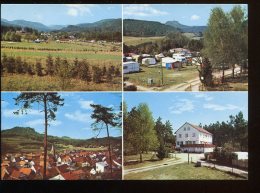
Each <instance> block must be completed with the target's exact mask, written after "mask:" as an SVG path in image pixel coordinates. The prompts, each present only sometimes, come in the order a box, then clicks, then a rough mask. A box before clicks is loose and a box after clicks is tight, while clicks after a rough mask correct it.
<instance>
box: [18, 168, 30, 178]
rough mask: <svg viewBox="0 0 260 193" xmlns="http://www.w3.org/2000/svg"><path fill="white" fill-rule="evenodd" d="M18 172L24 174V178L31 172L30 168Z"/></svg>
mask: <svg viewBox="0 0 260 193" xmlns="http://www.w3.org/2000/svg"><path fill="white" fill-rule="evenodd" d="M19 171H20V172H21V173H23V174H25V175H26V176H29V175H30V174H31V172H32V170H31V168H21V169H20V170H19Z"/></svg>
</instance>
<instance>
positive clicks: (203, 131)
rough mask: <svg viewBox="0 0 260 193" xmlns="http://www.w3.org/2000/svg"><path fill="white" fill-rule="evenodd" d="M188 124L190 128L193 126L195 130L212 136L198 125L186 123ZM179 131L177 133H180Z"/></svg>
mask: <svg viewBox="0 0 260 193" xmlns="http://www.w3.org/2000/svg"><path fill="white" fill-rule="evenodd" d="M186 123H187V124H189V125H190V126H192V127H193V128H194V129H196V130H198V131H199V132H202V133H206V134H209V135H212V133H210V132H208V131H207V130H206V129H203V128H201V127H199V126H197V125H193V124H190V123H188V122H186ZM186 123H184V124H183V125H185V124H186ZM183 125H182V126H181V127H180V128H182V127H183ZM180 128H179V129H180ZM179 129H178V130H177V131H179ZM177 131H175V133H177Z"/></svg>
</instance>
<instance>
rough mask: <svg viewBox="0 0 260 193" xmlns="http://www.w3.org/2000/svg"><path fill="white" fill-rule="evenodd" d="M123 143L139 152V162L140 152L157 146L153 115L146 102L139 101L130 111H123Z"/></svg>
mask: <svg viewBox="0 0 260 193" xmlns="http://www.w3.org/2000/svg"><path fill="white" fill-rule="evenodd" d="M124 144H126V147H129V148H130V149H132V150H133V152H135V153H139V154H140V162H142V152H144V151H149V150H155V149H157V147H158V146H159V143H158V138H157V136H156V131H155V129H154V120H153V116H152V113H151V111H150V110H149V107H148V105H147V104H145V103H141V104H139V105H138V107H134V108H132V109H131V111H130V112H128V113H125V112H124ZM130 149H129V150H130ZM129 150H126V151H129Z"/></svg>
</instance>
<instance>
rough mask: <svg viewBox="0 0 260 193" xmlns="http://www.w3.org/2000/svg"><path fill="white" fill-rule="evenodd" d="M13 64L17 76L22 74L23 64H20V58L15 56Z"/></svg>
mask: <svg viewBox="0 0 260 193" xmlns="http://www.w3.org/2000/svg"><path fill="white" fill-rule="evenodd" d="M15 63H16V72H17V73H18V74H22V73H24V69H23V63H22V59H21V57H20V56H17V57H16V59H15Z"/></svg>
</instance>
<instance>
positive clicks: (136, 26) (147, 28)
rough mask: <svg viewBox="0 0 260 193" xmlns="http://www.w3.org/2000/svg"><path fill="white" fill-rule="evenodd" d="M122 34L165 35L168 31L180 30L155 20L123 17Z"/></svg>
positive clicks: (137, 35) (136, 35) (138, 35)
mask: <svg viewBox="0 0 260 193" xmlns="http://www.w3.org/2000/svg"><path fill="white" fill-rule="evenodd" d="M123 28H124V32H123V33H124V36H135V37H140V36H141V37H149V36H165V35H166V34H168V33H170V32H176V31H180V29H177V28H175V27H172V26H169V25H165V24H162V23H160V22H157V21H144V20H135V19H124V26H123Z"/></svg>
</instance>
